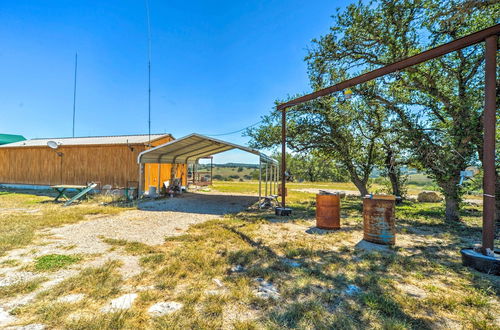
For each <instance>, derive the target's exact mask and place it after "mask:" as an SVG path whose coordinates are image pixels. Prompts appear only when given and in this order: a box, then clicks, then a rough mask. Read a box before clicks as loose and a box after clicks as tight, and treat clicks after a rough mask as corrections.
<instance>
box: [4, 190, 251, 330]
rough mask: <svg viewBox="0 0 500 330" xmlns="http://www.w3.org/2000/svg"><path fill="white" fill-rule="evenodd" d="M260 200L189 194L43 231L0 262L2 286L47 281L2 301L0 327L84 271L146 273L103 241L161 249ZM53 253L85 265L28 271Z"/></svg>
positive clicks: (135, 259) (125, 275)
mask: <svg viewBox="0 0 500 330" xmlns="http://www.w3.org/2000/svg"><path fill="white" fill-rule="evenodd" d="M256 200H257V199H256V198H255V197H254V196H248V195H235V194H223V193H217V194H213V193H212V194H207V193H186V194H183V195H181V196H179V197H176V198H169V199H160V200H147V201H144V202H141V203H140V204H139V206H138V209H137V210H130V211H124V212H122V213H120V214H118V215H113V216H110V215H100V216H99V215H96V216H91V217H89V218H88V219H87V220H85V221H81V222H78V223H75V224H70V225H65V226H62V227H56V228H49V229H45V230H43V231H40V232H39V233H38V234H39V238H38V239H37V240H36V241H35V243H34V244H33V245H31V246H28V247H25V248H22V249H16V250H12V251H10V252H9V253H7V254H6V255H5V256H3V257H1V258H0V264H2V267H0V287H2V286H4V287H6V286H11V285H14V284H16V283H22V282H26V281H33V280H36V279H37V278H44V279H45V281H44V282H43V283H42V285H41V286H40V287H39V288H38V289H37V290H36V291H34V292H31V293H29V294H27V295H17V296H15V297H14V298H11V297H7V298H4V299H0V328H3V327H5V326H7V325H10V324H15V322H16V318H15V317H14V316H12V315H10V314H9V312H10V311H12V310H13V309H14V308H16V307H19V306H22V305H25V304H27V303H29V302H30V301H32V300H33V299H34V297H35V296H36V295H37V294H38V293H39V292H41V291H43V290H47V289H48V288H50V287H51V286H54V285H56V284H58V283H60V282H62V281H63V280H65V279H66V278H69V277H71V276H74V275H75V274H77V273H78V272H79V271H80V270H82V269H84V268H85V267H88V266H99V265H102V264H104V263H106V262H108V261H110V260H118V261H120V262H121V267H120V273H121V275H122V276H123V278H129V277H132V276H135V275H137V274H139V273H140V272H141V271H142V269H141V266H140V264H139V259H138V257H137V256H133V255H126V254H122V253H121V252H120V251H119V250H114V249H113V248H112V246H111V245H109V244H107V243H106V242H105V241H104V240H105V239H115V240H126V241H130V242H140V243H144V244H147V245H152V246H154V245H159V244H162V243H163V242H164V240H165V237H167V236H175V235H181V234H182V233H184V232H185V231H186V229H187V228H188V227H189V226H190V225H192V224H197V223H201V222H204V221H207V220H211V219H215V218H220V217H221V216H224V215H225V214H230V213H237V212H239V211H241V210H244V209H245V208H246V207H248V206H249V205H251V204H253V203H255V202H256ZM50 254H65V255H70V254H71V255H75V254H79V255H83V256H85V257H84V260H83V262H80V263H78V264H75V265H74V266H71V267H70V268H66V269H62V270H59V271H56V272H52V273H43V274H40V273H37V272H32V271H30V270H29V269H27V268H26V267H27V265H29V264H32V263H33V262H34V261H35V260H36V258H38V257H40V256H44V255H50Z"/></svg>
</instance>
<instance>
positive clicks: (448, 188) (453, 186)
mask: <svg viewBox="0 0 500 330" xmlns="http://www.w3.org/2000/svg"><path fill="white" fill-rule="evenodd" d="M457 183H458V182H457V180H456V179H455V178H453V179H451V180H450V181H448V182H447V183H446V184H444V185H442V186H441V188H442V189H443V193H444V198H445V204H446V210H445V217H446V220H447V221H458V220H459V219H460V202H461V199H460V187H458V186H457Z"/></svg>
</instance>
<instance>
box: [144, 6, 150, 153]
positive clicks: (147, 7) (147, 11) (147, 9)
mask: <svg viewBox="0 0 500 330" xmlns="http://www.w3.org/2000/svg"><path fill="white" fill-rule="evenodd" d="M145 1H146V13H147V18H148V139H149V143H148V144H149V146H150V147H151V23H150V20H149V1H148V0H145Z"/></svg>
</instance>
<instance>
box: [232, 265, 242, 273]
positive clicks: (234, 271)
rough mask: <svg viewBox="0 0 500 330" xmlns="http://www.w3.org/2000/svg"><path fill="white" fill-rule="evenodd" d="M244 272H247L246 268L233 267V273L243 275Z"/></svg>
mask: <svg viewBox="0 0 500 330" xmlns="http://www.w3.org/2000/svg"><path fill="white" fill-rule="evenodd" d="M243 271H245V267H243V266H242V265H236V266H233V267H231V272H233V273H241V272H243Z"/></svg>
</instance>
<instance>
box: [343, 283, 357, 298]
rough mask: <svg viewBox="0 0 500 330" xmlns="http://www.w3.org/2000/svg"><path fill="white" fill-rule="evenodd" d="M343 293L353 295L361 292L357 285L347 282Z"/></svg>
mask: <svg viewBox="0 0 500 330" xmlns="http://www.w3.org/2000/svg"><path fill="white" fill-rule="evenodd" d="M344 293H345V294H346V295H348V296H355V295H358V294H360V293H361V289H360V287H359V286H357V285H354V284H349V285H348V286H347V289H345V290H344Z"/></svg>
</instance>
